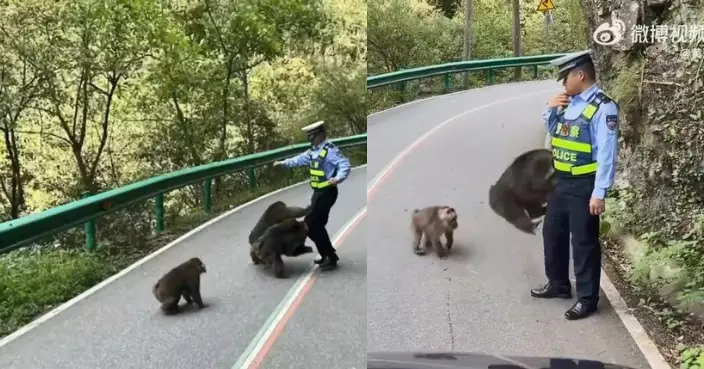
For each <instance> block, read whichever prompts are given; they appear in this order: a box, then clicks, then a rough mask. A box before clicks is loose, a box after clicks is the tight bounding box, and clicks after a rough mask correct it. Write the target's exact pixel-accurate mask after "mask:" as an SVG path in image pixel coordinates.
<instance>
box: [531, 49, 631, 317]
mask: <svg viewBox="0 0 704 369" xmlns="http://www.w3.org/2000/svg"><path fill="white" fill-rule="evenodd" d="M551 64H553V65H556V66H558V67H559V68H560V72H559V77H558V79H557V80H558V81H560V80H562V81H563V85H564V86H565V92H564V93H561V94H559V95H557V96H555V97H553V98H552V99H551V100H550V101H549V102H548V106H547V109H546V111H545V113H544V114H543V120H544V124H545V127H546V128H547V130H548V132H549V133H550V135H551V136H552V138H551V142H550V144H551V146H552V153H553V160H554V167H555V171H556V174H557V178H558V181H557V185H556V188H555V191H553V193H552V194H551V195H550V197H549V199H548V204H547V211H546V214H545V218H544V223H543V245H544V253H545V274H546V275H547V279H548V283H547V284H546V285H545V286H543V287H542V288H536V289H533V290H531V295H532V296H533V297H537V298H554V297H562V298H571V297H572V288H571V284H570V280H569V276H568V273H569V255H570V249H569V247H570V234H571V235H572V254H573V258H574V272H575V277H576V280H577V281H576V289H575V290H576V293H577V302H576V303H575V304H574V305H573V306H572V308H570V309H569V310H567V312H566V313H565V318H567V319H568V320H576V319H581V318H585V317H587V316H589V315H591V314H592V313H594V312H595V311H596V309H597V304H598V302H599V282H600V276H601V274H600V273H601V245H600V242H599V216H600V215H601V214H602V213H603V212H604V210H605V206H604V198H605V196H606V191H607V190H608V189H609V188H610V187H611V185H612V184H613V182H614V174H615V172H616V159H617V149H618V122H619V120H618V119H619V117H618V115H619V106H618V105H617V104H616V103H615V102H614V101H612V100H611V99H610V98H609V97H608V96H607V95H606V94H605V93H604V92H603V91H602V90H601V89H600V88H599V86H598V85H597V84H596V71H595V68H594V64H593V61H592V59H591V56H590V51H589V50H587V51H582V52H577V53H573V54H569V55H566V56H564V57H562V58H558V59H555V60H553V61H552V62H551Z"/></svg>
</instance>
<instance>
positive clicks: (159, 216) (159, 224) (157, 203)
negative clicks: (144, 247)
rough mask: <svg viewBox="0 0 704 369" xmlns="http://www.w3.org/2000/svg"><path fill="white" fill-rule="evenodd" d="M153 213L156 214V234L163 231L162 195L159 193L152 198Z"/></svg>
mask: <svg viewBox="0 0 704 369" xmlns="http://www.w3.org/2000/svg"><path fill="white" fill-rule="evenodd" d="M154 212H155V213H156V233H161V232H162V231H163V230H164V194H163V193H160V194H158V195H156V197H155V198H154Z"/></svg>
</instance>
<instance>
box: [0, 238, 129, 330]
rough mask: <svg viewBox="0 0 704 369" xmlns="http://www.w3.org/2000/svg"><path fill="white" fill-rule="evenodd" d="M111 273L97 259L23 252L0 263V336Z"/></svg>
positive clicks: (84, 255) (76, 254) (58, 252)
mask: <svg viewBox="0 0 704 369" xmlns="http://www.w3.org/2000/svg"><path fill="white" fill-rule="evenodd" d="M114 272H115V270H114V269H113V268H111V266H110V265H109V264H106V263H104V262H103V261H102V260H101V255H99V254H96V255H90V254H87V253H85V252H80V251H66V250H56V251H50V252H39V251H30V250H23V251H21V252H16V253H12V254H11V255H8V256H6V257H3V258H2V259H0V301H2V302H3V303H2V304H0V321H2V322H3V324H1V325H0V335H3V336H4V335H6V334H8V333H11V332H12V331H13V330H15V329H17V328H18V327H19V326H21V325H23V324H26V323H27V322H29V321H31V319H32V318H34V317H36V316H37V315H39V314H41V313H43V312H44V311H47V310H49V309H51V308H54V307H56V305H58V304H60V303H61V302H63V301H66V300H67V298H66V297H69V298H70V297H73V296H75V295H76V294H77V293H80V292H82V291H84V290H86V289H88V288H90V287H91V286H93V285H95V284H96V283H98V282H100V281H101V280H103V279H104V278H106V277H108V276H109V275H110V274H112V273H114Z"/></svg>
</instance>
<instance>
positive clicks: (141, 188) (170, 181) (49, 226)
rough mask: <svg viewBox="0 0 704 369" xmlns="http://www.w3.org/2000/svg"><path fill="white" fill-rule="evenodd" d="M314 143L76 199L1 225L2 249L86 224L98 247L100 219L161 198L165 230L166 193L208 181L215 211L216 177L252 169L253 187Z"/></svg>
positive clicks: (357, 141)
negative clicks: (259, 172) (265, 169)
mask: <svg viewBox="0 0 704 369" xmlns="http://www.w3.org/2000/svg"><path fill="white" fill-rule="evenodd" d="M330 141H331V142H333V143H334V144H335V145H337V146H338V147H348V146H357V145H365V144H366V143H367V134H366V133H363V134H359V135H355V136H348V137H342V138H336V139H332V140H330ZM308 147H310V144H307V143H302V144H296V145H291V146H286V147H282V148H279V149H275V150H270V151H266V152H262V153H257V154H252V155H247V156H242V157H239V158H234V159H229V160H224V161H219V162H214V163H210V164H205V165H201V166H197V167H193V168H185V169H181V170H178V171H175V172H171V173H167V174H164V175H160V176H157V177H152V178H149V179H145V180H143V181H139V182H136V183H132V184H130V185H127V186H124V187H119V188H116V189H113V190H110V191H106V192H102V193H99V194H96V195H93V196H89V197H85V198H83V199H81V200H78V201H74V202H70V203H67V204H64V205H61V206H57V207H55V208H51V209H48V210H45V211H42V212H39V213H35V214H30V215H27V216H24V217H21V218H19V219H15V220H11V221H9V222H5V223H1V224H0V253H5V252H8V251H10V250H13V249H16V248H18V247H21V246H23V245H26V244H28V243H30V242H32V241H35V240H37V239H39V238H42V237H46V236H49V235H52V234H55V233H58V232H61V231H63V230H66V229H69V228H73V227H75V226H77V225H80V224H81V223H84V224H85V234H86V247H87V248H88V249H89V250H92V249H94V248H95V244H96V240H95V218H97V217H99V216H101V215H104V214H108V213H112V212H114V211H117V210H120V209H122V208H125V207H126V206H129V205H131V204H134V203H136V202H139V201H142V200H146V199H149V198H154V199H155V201H154V202H155V212H156V230H157V231H162V230H163V228H164V193H166V192H168V191H171V190H175V189H179V188H182V187H185V186H188V185H191V184H194V183H198V182H204V184H205V188H204V199H203V203H204V207H205V210H206V211H210V206H211V196H210V195H211V192H210V191H211V187H212V181H213V179H214V178H216V177H219V176H222V175H225V174H231V173H234V172H239V171H241V170H247V169H249V179H250V186H252V187H253V186H254V185H255V180H254V168H255V167H258V166H262V165H265V164H268V163H271V162H273V161H275V160H279V159H283V158H286V157H289V156H291V155H295V154H298V153H299V152H301V151H303V150H305V149H307V148H308Z"/></svg>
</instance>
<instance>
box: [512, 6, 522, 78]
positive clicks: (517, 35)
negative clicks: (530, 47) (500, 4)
mask: <svg viewBox="0 0 704 369" xmlns="http://www.w3.org/2000/svg"><path fill="white" fill-rule="evenodd" d="M513 56H515V57H518V56H521V2H520V1H519V0H513ZM513 76H514V78H515V80H516V81H519V80H520V79H521V67H516V69H514V74H513Z"/></svg>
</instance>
